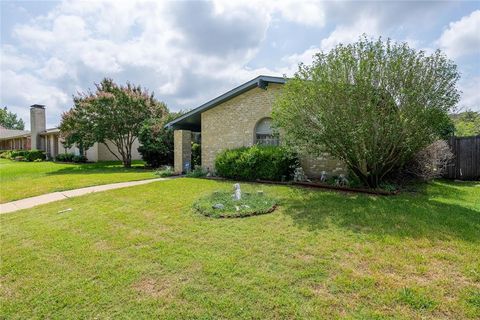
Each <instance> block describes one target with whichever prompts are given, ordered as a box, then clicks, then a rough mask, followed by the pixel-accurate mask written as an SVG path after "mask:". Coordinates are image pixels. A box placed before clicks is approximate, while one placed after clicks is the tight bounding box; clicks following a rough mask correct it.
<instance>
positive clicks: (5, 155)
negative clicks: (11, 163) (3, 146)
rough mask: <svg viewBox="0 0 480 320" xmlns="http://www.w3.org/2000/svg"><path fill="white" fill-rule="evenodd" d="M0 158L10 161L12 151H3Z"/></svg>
mask: <svg viewBox="0 0 480 320" xmlns="http://www.w3.org/2000/svg"><path fill="white" fill-rule="evenodd" d="M0 158H2V159H12V150H8V151H3V152H2V153H1V154H0Z"/></svg>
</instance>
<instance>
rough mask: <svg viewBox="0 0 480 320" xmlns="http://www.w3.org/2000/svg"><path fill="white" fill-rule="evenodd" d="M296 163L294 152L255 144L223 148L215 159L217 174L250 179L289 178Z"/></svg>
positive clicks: (277, 179) (278, 179) (231, 177)
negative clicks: (229, 148)
mask: <svg viewBox="0 0 480 320" xmlns="http://www.w3.org/2000/svg"><path fill="white" fill-rule="evenodd" d="M297 165H298V159H297V157H296V155H295V154H294V153H292V152H290V151H288V150H286V149H285V148H283V147H276V146H258V145H255V146H253V147H248V148H247V147H242V148H238V149H231V150H225V151H223V152H221V153H220V154H219V155H218V156H217V158H216V159H215V170H216V173H217V174H218V175H219V176H221V177H225V178H230V179H239V180H250V181H252V180H256V179H264V180H276V181H280V180H282V179H290V178H291V177H292V176H293V170H294V168H295V167H296V166H297Z"/></svg>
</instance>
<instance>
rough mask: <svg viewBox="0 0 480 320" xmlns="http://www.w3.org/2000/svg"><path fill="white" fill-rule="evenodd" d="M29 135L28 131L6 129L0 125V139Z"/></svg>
mask: <svg viewBox="0 0 480 320" xmlns="http://www.w3.org/2000/svg"><path fill="white" fill-rule="evenodd" d="M28 135H30V131H26V130H14V129H6V128H4V127H2V126H0V140H7V139H12V138H21V137H25V136H28Z"/></svg>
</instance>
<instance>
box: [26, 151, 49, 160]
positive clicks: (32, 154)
mask: <svg viewBox="0 0 480 320" xmlns="http://www.w3.org/2000/svg"><path fill="white" fill-rule="evenodd" d="M23 154H24V155H23V156H24V157H25V159H26V160H27V161H35V160H42V161H43V160H45V159H46V158H47V156H46V154H45V151H42V150H25V151H24V153H23Z"/></svg>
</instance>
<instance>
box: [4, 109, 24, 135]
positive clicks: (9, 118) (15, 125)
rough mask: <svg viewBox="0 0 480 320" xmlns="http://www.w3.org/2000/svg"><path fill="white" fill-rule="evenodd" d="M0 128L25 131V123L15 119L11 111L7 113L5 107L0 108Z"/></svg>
mask: <svg viewBox="0 0 480 320" xmlns="http://www.w3.org/2000/svg"><path fill="white" fill-rule="evenodd" d="M0 126H2V127H4V128H7V129H15V130H23V129H25V123H24V122H23V120H22V119H21V118H17V115H16V114H15V113H13V112H11V111H8V109H7V107H4V108H3V109H2V108H0Z"/></svg>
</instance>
